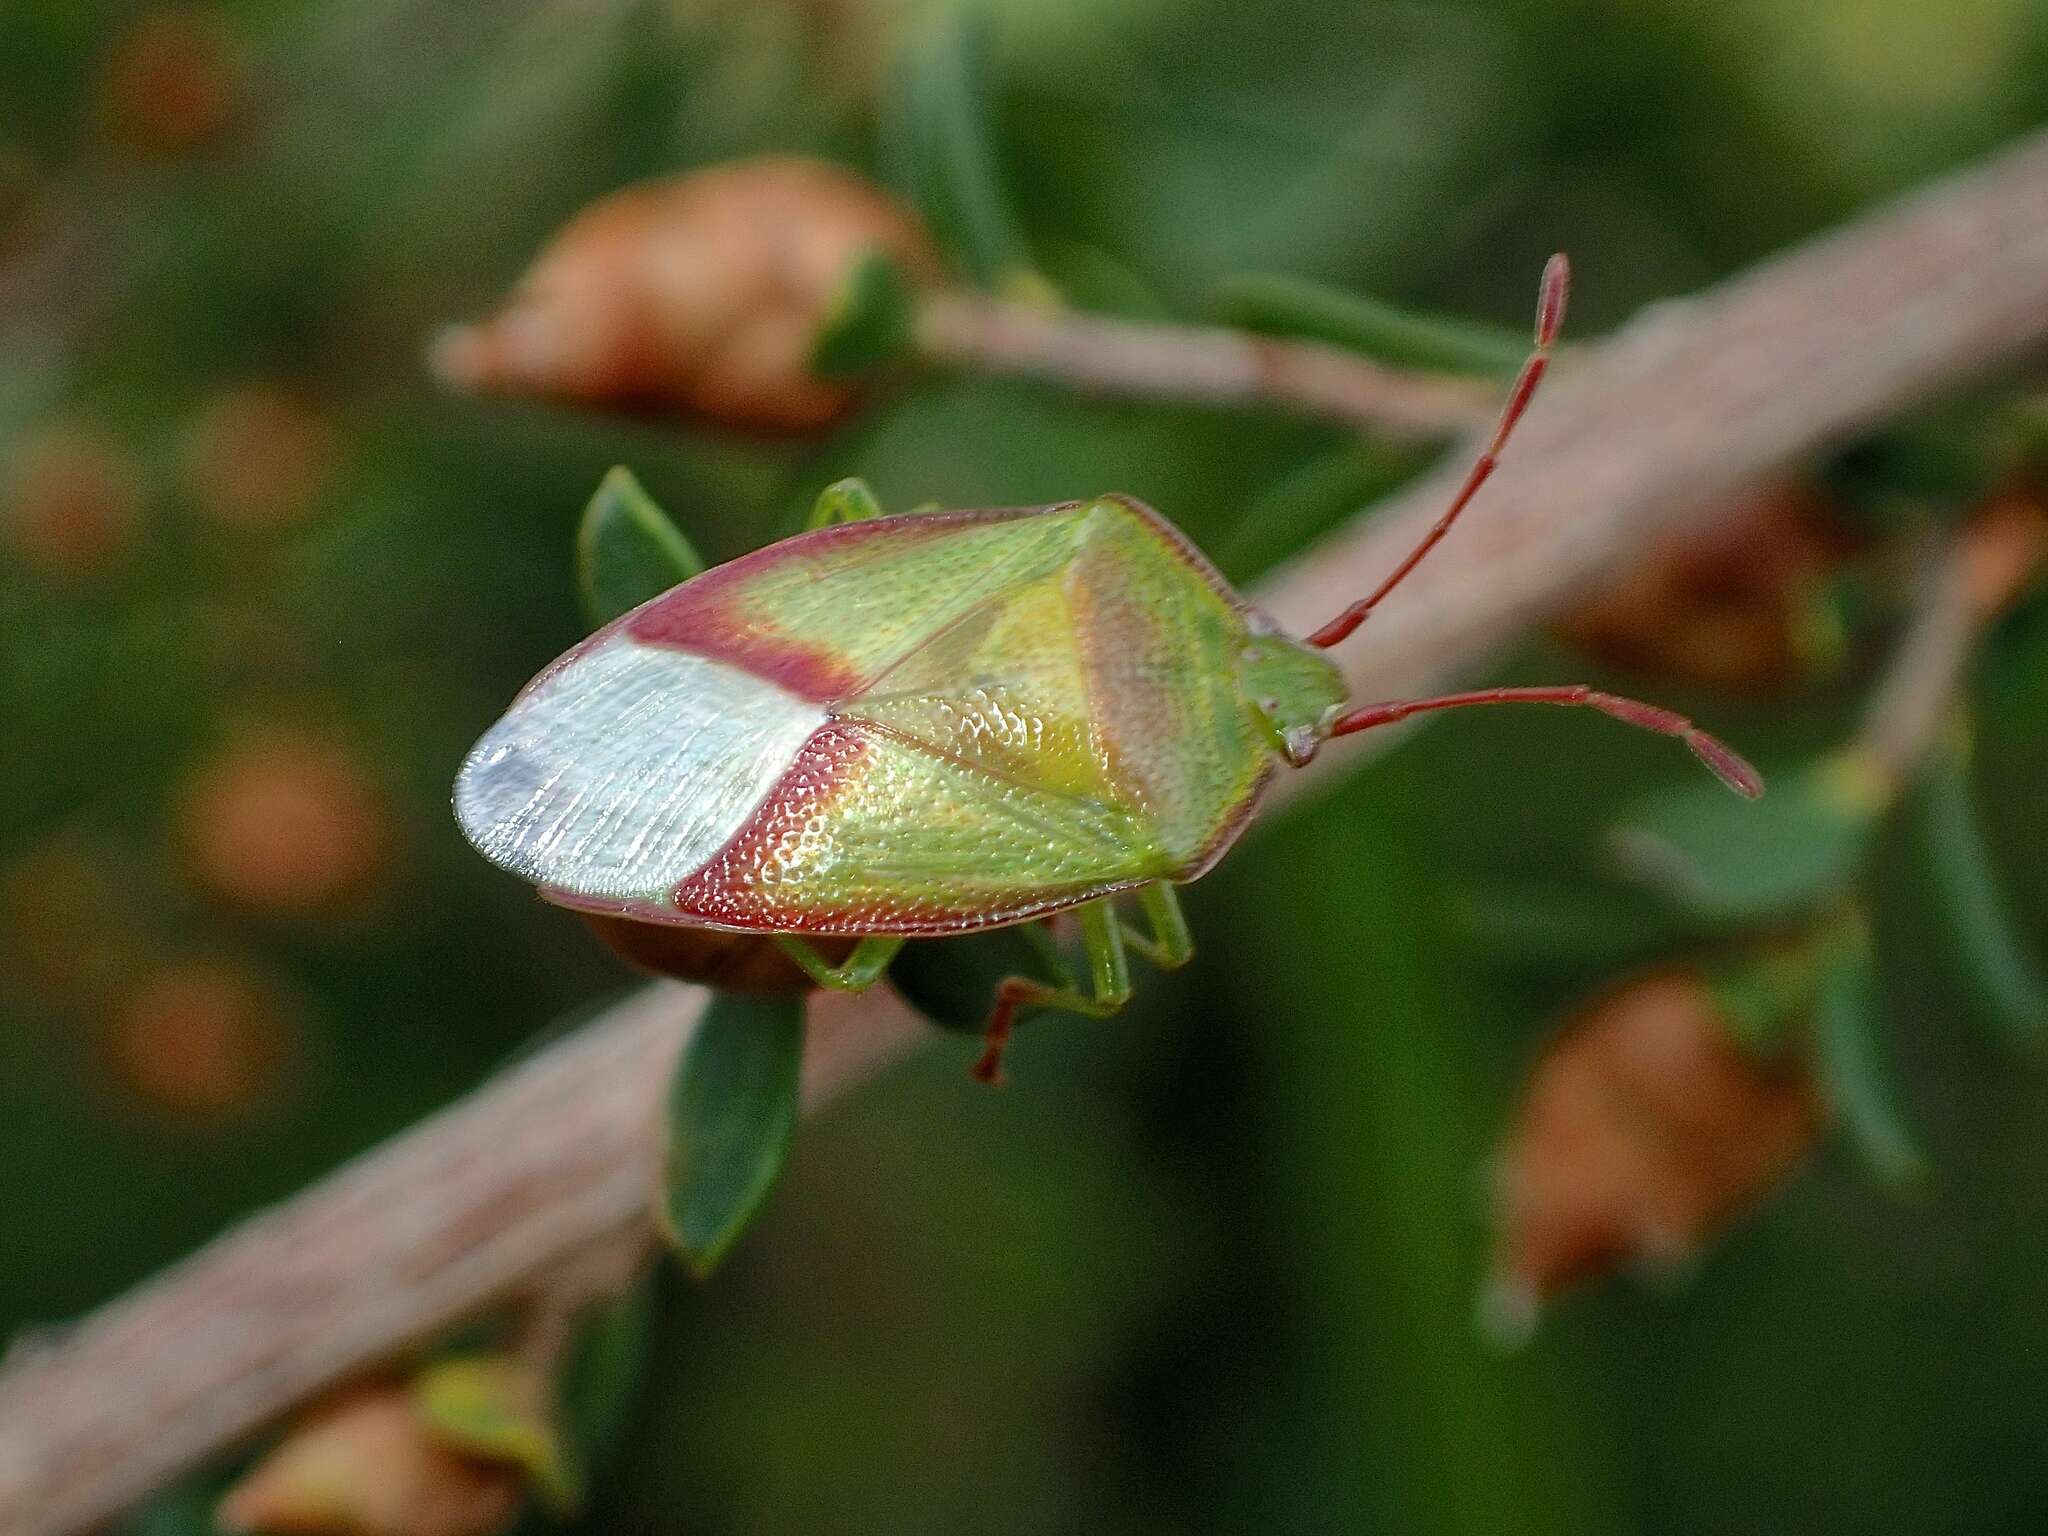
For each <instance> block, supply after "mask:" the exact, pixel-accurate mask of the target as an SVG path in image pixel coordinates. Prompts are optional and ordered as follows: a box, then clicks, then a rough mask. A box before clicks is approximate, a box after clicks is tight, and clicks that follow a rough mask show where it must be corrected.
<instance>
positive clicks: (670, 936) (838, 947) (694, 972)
mask: <svg viewBox="0 0 2048 1536" xmlns="http://www.w3.org/2000/svg"><path fill="white" fill-rule="evenodd" d="M583 916H584V921H586V922H587V923H589V924H590V927H591V929H592V931H593V932H595V933H596V934H597V936H598V937H599V938H600V939H602V940H604V942H605V946H606V947H607V948H608V949H610V950H611V951H612V952H613V953H614V954H616V955H617V956H618V957H619V958H620V959H621V960H624V961H626V962H627V963H628V964H629V965H634V966H638V967H639V968H640V969H641V970H643V971H652V972H653V973H654V974H655V975H657V976H673V977H674V978H675V979H676V980H678V981H694V982H699V983H701V984H702V985H704V986H707V987H717V988H719V989H720V990H721V991H725V992H808V991H810V990H811V989H812V987H813V986H814V985H815V983H814V982H812V980H811V978H810V977H809V976H807V975H805V974H804V971H803V968H802V967H801V966H799V965H798V964H797V963H796V962H795V961H794V960H792V959H790V958H789V956H787V955H785V954H784V953H783V952H782V950H781V949H780V948H779V947H778V946H777V945H776V943H775V941H774V940H773V939H771V938H769V937H768V936H766V935H765V934H750V933H715V932H713V931H712V930H711V929H709V928H684V927H679V926H675V925H673V924H669V923H642V922H635V921H634V920H633V919H631V918H626V917H607V916H605V915H604V914H603V913H600V912H586V913H585V914H584V915H583ZM857 942H858V940H855V939H829V938H828V939H814V940H812V944H813V946H814V947H815V948H816V949H817V951H818V953H819V954H820V955H821V956H823V957H824V959H825V962H826V963H827V964H828V965H838V964H839V963H840V962H842V961H843V960H845V959H846V957H847V956H848V955H850V954H852V953H853V946H854V945H855V944H856V943H857Z"/></svg>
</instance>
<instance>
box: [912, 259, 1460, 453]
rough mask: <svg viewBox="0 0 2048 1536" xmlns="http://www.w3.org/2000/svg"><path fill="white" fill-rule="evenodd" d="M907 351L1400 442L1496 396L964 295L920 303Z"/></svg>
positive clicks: (1331, 355)
mask: <svg viewBox="0 0 2048 1536" xmlns="http://www.w3.org/2000/svg"><path fill="white" fill-rule="evenodd" d="M916 349H917V351H918V353H919V355H920V356H922V357H923V358H924V360H925V361H927V362H930V363H935V364H938V365H939V366H941V367H948V368H961V369H968V370H972V371H974V372H976V373H982V374H993V375H1012V376H1017V377H1023V378H1032V379H1043V380H1046V381H1048V382H1050V383H1055V384H1061V385H1065V386H1066V387H1068V388H1070V389H1075V390H1079V391H1081V392H1083V393H1087V394H1104V395H1130V396H1136V397H1139V398H1142V399H1147V400H1192V401H1197V402H1200V403H1203V404H1207V405H1224V406H1238V407H1244V406H1255V405H1271V406H1276V407H1279V408H1281V409H1284V410H1290V411H1298V412H1301V413H1304V414H1306V415H1309V416H1315V417H1320V418H1322V419H1324V420H1327V421H1332V422H1336V423H1339V424H1340V425H1343V426H1348V427H1353V428H1355V429H1357V430H1358V431H1361V432H1371V433H1375V434H1378V435H1380V436H1383V437H1392V438H1396V439H1399V440H1403V441H1413V440H1423V441H1432V440H1436V439H1440V438H1444V437H1447V436H1450V435H1452V434H1454V433H1461V432H1463V431H1465V430H1466V429H1468V428H1470V427H1471V426H1472V425H1473V424H1474V423H1476V422H1477V421H1478V420H1479V419H1480V417H1481V416H1483V415H1484V414H1485V413H1486V412H1487V411H1489V410H1490V409H1492V407H1493V406H1494V404H1495V403H1496V397H1497V395H1498V393H1499V391H1498V389H1497V388H1496V387H1495V386H1494V385H1492V384H1490V383H1487V382H1483V381H1480V380H1476V379H1469V378H1462V377H1459V376H1457V375H1455V374H1447V373H1423V372H1410V371H1404V370H1400V369H1393V368H1383V367H1381V366H1379V365H1378V364H1376V363H1372V362H1369V361H1367V360H1366V359H1365V358H1362V357H1360V356H1358V355H1357V354H1356V353H1352V352H1346V351H1344V350H1343V349H1341V348H1339V347H1329V346H1323V345H1321V344H1319V343H1315V342H1306V341H1282V340H1279V339H1276V338H1273V337H1269V336H1260V335H1257V334H1255V333H1253V332H1250V331H1237V330H1228V329H1225V328H1223V327H1220V326H1192V325H1169V324H1161V323H1155V322H1149V321H1141V320H1117V319H1111V318H1109V317H1107V316H1103V315H1090V314H1084V313H1082V312H1080V311H1077V310H1062V309H1051V308H1046V307H1044V306H1041V305H1036V304H1022V303H1017V302H1014V301H1011V300H1005V299H992V298H988V297H985V296H984V295H981V294H974V293H966V292H949V293H937V294H932V295H930V296H928V297H926V298H925V299H923V300H921V301H920V304H919V308H918V315H917V329H916Z"/></svg>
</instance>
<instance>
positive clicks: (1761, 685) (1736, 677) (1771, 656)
mask: <svg viewBox="0 0 2048 1536" xmlns="http://www.w3.org/2000/svg"><path fill="white" fill-rule="evenodd" d="M1851 548H1852V544H1851V540H1850V539H1849V537H1848V535H1847V533H1846V532H1845V531H1844V530H1843V529H1842V528H1841V527H1840V526H1839V525H1837V524H1836V523H1835V522H1833V521H1832V520H1831V519H1830V518H1829V517H1828V515H1827V512H1826V509H1825V507H1824V506H1823V505H1822V503H1821V502H1820V500H1819V499H1818V498H1817V497H1816V496H1814V495H1813V494H1812V493H1811V492H1809V491H1807V490H1805V489H1803V488H1801V487H1799V486H1796V485H1791V484H1779V485H1774V486H1768V487H1763V488H1760V489H1756V490H1752V491H1749V492H1745V493H1744V497H1743V500H1742V502H1741V504H1740V505H1739V506H1738V507H1736V508H1734V509H1732V515H1730V516H1727V517H1723V518H1718V519H1715V520H1713V522H1712V524H1711V526H1709V527H1707V528H1705V529H1703V530H1693V531H1688V532H1686V533H1684V534H1682V535H1680V536H1678V537H1676V538H1671V539H1667V540H1665V541H1664V542H1663V543H1661V544H1659V545H1656V546H1654V547H1653V548H1652V549H1651V550H1650V551H1649V552H1648V553H1647V554H1645V555H1644V556H1643V557H1641V558H1640V559H1638V560H1636V561H1635V562H1634V563H1633V564H1631V565H1630V566H1628V567H1627V568H1625V569H1624V570H1623V571H1622V572H1621V573H1620V575H1619V576H1618V577H1617V578H1616V579H1615V580H1614V581H1612V582H1611V583H1610V584H1609V585H1608V586H1607V587H1605V588H1604V589H1602V590H1601V591H1599V592H1598V593H1596V594H1595V595H1594V596H1593V597H1592V598H1591V599H1590V600H1589V601H1588V602H1586V603H1585V604H1584V605H1582V606H1581V607H1580V608H1579V609H1578V610H1577V611H1575V612H1574V613H1573V614H1572V615H1571V616H1570V618H1569V619H1567V620H1566V621H1565V622H1564V623H1563V624H1562V625H1560V627H1559V632H1560V634H1561V635H1562V637H1563V638H1564V639H1565V640H1567V641H1568V642H1570V643H1571V644H1573V645H1576V646H1578V647H1579V648H1580V649H1582V650H1584V651H1586V652H1587V653H1588V654H1590V655H1592V656H1594V657H1597V658H1598V659H1600V660H1601V661H1603V662H1607V663H1609V664H1610V665H1614V666H1619V667H1626V668H1628V669H1630V670H1632V671H1637V672H1642V673H1646V674H1649V675H1653V676H1657V677H1664V678H1671V679H1674V680H1677V681H1681V682H1688V683H1694V684H1698V685H1700V686H1702V687H1708V688H1716V689H1720V690H1722V691H1724V692H1728V693H1736V694H1750V695H1768V694H1773V693H1780V692H1783V691H1785V690H1786V689H1788V688H1793V687H1796V686H1798V684H1799V683H1800V682H1801V681H1802V680H1804V679H1807V678H1809V677H1811V676H1812V675H1813V674H1814V673H1815V672H1816V671H1817V670H1820V669H1822V668H1824V667H1825V666H1826V665H1827V664H1828V663H1829V662H1830V661H1831V660H1832V659H1833V658H1832V656H1831V655H1830V654H1829V645H1830V643H1831V641H1832V639H1833V636H1832V634H1831V632H1830V631H1828V630H1827V628H1826V627H1825V625H1824V624H1823V623H1821V622H1820V620H1821V619H1822V618H1823V613H1822V610H1821V609H1820V607H1819V605H1818V597H1819V593H1820V587H1821V583H1822V581H1823V580H1824V579H1825V577H1826V576H1827V575H1828V573H1829V572H1830V571H1832V570H1834V569H1835V568H1836V567H1837V566H1838V565H1840V564H1841V562H1842V561H1843V559H1844V558H1845V557H1846V556H1847V555H1848V554H1849V553H1850V551H1851Z"/></svg>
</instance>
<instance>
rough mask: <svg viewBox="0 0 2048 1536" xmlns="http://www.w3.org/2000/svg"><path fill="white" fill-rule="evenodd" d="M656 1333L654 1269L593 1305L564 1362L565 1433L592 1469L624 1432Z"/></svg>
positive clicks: (586, 1466) (600, 1467)
mask: <svg viewBox="0 0 2048 1536" xmlns="http://www.w3.org/2000/svg"><path fill="white" fill-rule="evenodd" d="M653 1335H654V1273H653V1270H652V1269H651V1268H650V1269H649V1270H647V1271H646V1272H645V1273H643V1274H642V1275H641V1276H640V1277H639V1278H638V1279H637V1280H635V1281H634V1282H633V1284H632V1286H631V1287H629V1288H628V1289H627V1290H626V1291H625V1292H624V1294H622V1295H619V1296H615V1297H613V1298H611V1299H610V1300H609V1301H606V1302H604V1303H602V1304H600V1305H598V1306H596V1307H593V1308H592V1309H591V1312H590V1315H589V1316H588V1317H587V1318H585V1319H584V1321H583V1325H582V1327H581V1328H580V1329H579V1330H578V1331H577V1335H576V1341H575V1344H574V1345H573V1346H572V1347H571V1348H570V1350H569V1357H568V1359H567V1360H566V1361H565V1362H564V1363H563V1366H562V1382H561V1399H562V1425H563V1431H564V1433H565V1434H566V1435H567V1436H568V1437H569V1440H570V1441H571V1443H572V1444H573V1445H574V1446H575V1448H576V1454H577V1459H578V1461H579V1462H580V1463H581V1464H582V1465H583V1466H584V1467H585V1468H587V1469H590V1470H591V1471H593V1472H595V1471H599V1470H601V1469H602V1467H603V1464H604V1462H605V1460H606V1459H607V1458H608V1456H609V1455H610V1454H611V1452H612V1450H613V1448H614V1447H615V1446H616V1445H617V1443H618V1441H619V1439H620V1437H621V1436H622V1435H623V1434H624V1432H625V1428H626V1424H627V1421H628V1420H629V1419H630V1418H631V1416H632V1412H633V1406H634V1404H635V1402H636V1401H637V1400H638V1398H639V1395H640V1389H641V1387H642V1385H643V1384H644V1382H645V1379H646V1374H647V1356H648V1351H649V1349H650V1347H651V1346H652V1342H653Z"/></svg>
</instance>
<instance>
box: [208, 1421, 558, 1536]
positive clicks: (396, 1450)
mask: <svg viewBox="0 0 2048 1536" xmlns="http://www.w3.org/2000/svg"><path fill="white" fill-rule="evenodd" d="M523 1484H524V1474H523V1473H522V1472H521V1470H520V1469H519V1468H518V1467H516V1466H514V1465H511V1464H509V1463H502V1462H494V1461H484V1460H479V1459H476V1458H474V1457H469V1456H464V1455H460V1454H458V1453H457V1452H455V1451H453V1450H450V1449H448V1448H447V1446H446V1445H444V1444H443V1443H442V1442H441V1441H440V1440H439V1439H437V1438H436V1437H435V1436H434V1435H433V1434H432V1433H431V1432H430V1429H429V1426H428V1425H427V1423H426V1422H425V1420H424V1418H423V1417H422V1416H421V1414H420V1412H419V1409H418V1407H417V1405H416V1403H415V1401H414V1398H413V1394H412V1393H411V1391H410V1390H408V1389H407V1388H406V1387H404V1386H400V1385H387V1386H379V1387H373V1388H369V1389H367V1390H364V1391H361V1392H358V1393H355V1394H353V1395H352V1396H349V1397H347V1398H344V1399H343V1400H341V1401H340V1402H338V1403H335V1404H333V1405H331V1406H330V1407H328V1408H327V1409H325V1410H324V1411H322V1412H319V1413H316V1414H315V1415H314V1416H313V1417H312V1418H311V1419H309V1420H308V1421H307V1422H306V1423H305V1424H303V1425H302V1426H300V1427H299V1428H298V1429H297V1430H295V1431H293V1432H292V1434H291V1435H289V1436H288V1437H287V1438H286V1440H285V1442H284V1443H283V1444H282V1445H280V1446H279V1447H278V1448H277V1449H276V1450H274V1451H272V1452H271V1453H270V1455H269V1456H267V1457H265V1458H264V1459H263V1460H262V1461H261V1462H259V1463H258V1464H257V1466H256V1467H255V1469H254V1470H253V1471H251V1472H250V1473H249V1474H248V1475H247V1476H245V1477H244V1478H243V1479H242V1480H241V1482H239V1483H237V1484H236V1485H235V1486H234V1487H233V1488H232V1489H230V1490H229V1492H228V1495H227V1497H226V1498H225V1499H223V1500H222V1501H221V1505H220V1510H219V1514H218V1516H217V1518H218V1522H219V1524H220V1526H221V1528H222V1529H223V1530H227V1531H248V1532H258V1531H260V1532H267V1533H271V1536H489V1533H490V1532H493V1531H497V1530H501V1529H503V1528H504V1527H505V1526H506V1525H508V1524H510V1523H511V1521H512V1519H513V1517H514V1516H515V1515H516V1514H517V1513H518V1512H519V1509H520V1506H521V1504H522V1503H523V1502H524V1491H523Z"/></svg>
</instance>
